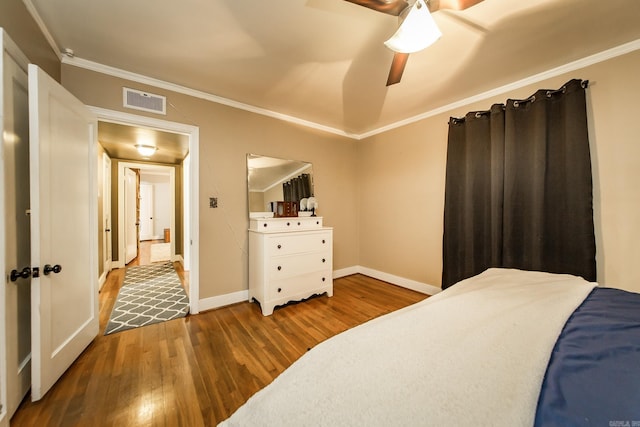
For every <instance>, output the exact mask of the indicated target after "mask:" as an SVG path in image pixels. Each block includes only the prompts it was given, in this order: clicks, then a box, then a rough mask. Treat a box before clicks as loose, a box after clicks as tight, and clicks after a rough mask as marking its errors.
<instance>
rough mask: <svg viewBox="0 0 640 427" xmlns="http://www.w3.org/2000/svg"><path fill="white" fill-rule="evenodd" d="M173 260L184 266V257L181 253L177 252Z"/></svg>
mask: <svg viewBox="0 0 640 427" xmlns="http://www.w3.org/2000/svg"><path fill="white" fill-rule="evenodd" d="M173 261H174V262H179V263H180V264H181V265H182V268H184V258H182V255H180V254H176V255H174V256H173Z"/></svg>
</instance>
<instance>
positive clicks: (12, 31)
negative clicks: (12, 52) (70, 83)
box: [0, 0, 60, 81]
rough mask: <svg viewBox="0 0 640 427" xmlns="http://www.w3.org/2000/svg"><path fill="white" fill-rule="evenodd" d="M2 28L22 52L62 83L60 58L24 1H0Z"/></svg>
mask: <svg viewBox="0 0 640 427" xmlns="http://www.w3.org/2000/svg"><path fill="white" fill-rule="evenodd" d="M0 27H2V28H4V29H5V31H6V32H7V33H8V34H9V37H11V40H13V41H14V42H15V43H16V44H17V45H18V46H20V50H22V52H23V53H24V54H25V55H26V56H27V57H28V58H29V61H31V62H32V63H34V64H37V65H38V66H39V67H40V68H42V69H43V70H44V71H45V72H46V73H47V74H49V75H50V76H51V77H53V78H54V79H55V80H57V81H60V57H59V53H58V52H54V50H53V49H52V48H51V46H50V45H49V43H48V42H47V40H46V39H45V38H44V35H43V34H42V32H41V31H40V29H39V28H38V25H37V24H36V21H34V20H33V17H32V16H31V14H30V13H29V11H28V10H27V8H26V7H25V5H24V3H23V2H22V0H1V1H0Z"/></svg>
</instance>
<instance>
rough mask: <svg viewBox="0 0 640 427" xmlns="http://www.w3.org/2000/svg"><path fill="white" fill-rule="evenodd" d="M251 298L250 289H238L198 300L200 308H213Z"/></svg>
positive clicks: (200, 309)
mask: <svg viewBox="0 0 640 427" xmlns="http://www.w3.org/2000/svg"><path fill="white" fill-rule="evenodd" d="M248 300H249V290H246V291H238V292H233V293H230V294H224V295H218V296H217V297H210V298H204V299H201V300H198V310H199V311H205V310H213V309H214V308H220V307H224V306H225V305H231V304H235V303H237V302H243V301H248Z"/></svg>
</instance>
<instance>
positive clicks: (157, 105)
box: [122, 87, 167, 114]
mask: <svg viewBox="0 0 640 427" xmlns="http://www.w3.org/2000/svg"><path fill="white" fill-rule="evenodd" d="M122 95H123V101H124V106H125V107H126V108H134V109H136V110H142V111H149V112H151V113H158V114H167V98H166V97H165V96H161V95H154V94H152V93H147V92H142V91H139V90H135V89H129V88H128V87H123V88H122Z"/></svg>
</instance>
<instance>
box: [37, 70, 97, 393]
mask: <svg viewBox="0 0 640 427" xmlns="http://www.w3.org/2000/svg"><path fill="white" fill-rule="evenodd" d="M29 134H30V135H29V141H30V152H29V155H30V165H31V167H30V184H31V265H32V269H35V268H38V269H39V272H38V273H39V274H38V273H34V274H33V276H32V279H31V353H32V362H31V366H32V370H31V377H32V378H31V396H32V400H34V401H35V400H39V399H40V398H42V396H43V395H44V394H45V393H46V392H47V391H48V390H49V389H50V388H51V386H52V385H53V384H54V383H55V382H56V381H57V380H58V378H59V377H60V376H61V375H62V374H63V373H64V372H65V371H66V370H67V368H68V367H69V366H70V365H71V363H73V361H74V360H75V359H76V358H77V357H78V356H79V355H80V353H81V352H82V351H83V350H84V349H85V348H86V347H87V346H88V345H89V344H90V343H91V341H93V339H94V338H95V337H96V336H97V335H98V329H99V320H98V318H99V315H98V287H97V280H98V267H97V265H98V262H97V247H98V246H97V234H96V232H95V231H96V230H97V229H98V223H97V217H98V215H97V196H96V195H97V194H98V191H97V183H96V181H97V180H96V176H97V174H96V166H97V164H98V162H97V157H96V144H97V139H96V135H97V119H96V117H95V116H94V115H93V114H92V113H91V112H90V111H89V110H88V109H87V108H86V107H85V106H84V105H83V104H82V103H81V102H80V101H78V100H77V99H76V98H75V97H73V96H72V95H71V94H70V93H69V92H67V91H66V90H65V89H64V88H62V86H60V85H59V84H58V83H57V82H55V81H54V80H53V79H52V78H50V77H49V76H48V75H47V74H46V73H44V72H43V71H42V70H41V69H39V68H38V67H37V66H35V65H33V64H30V65H29Z"/></svg>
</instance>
